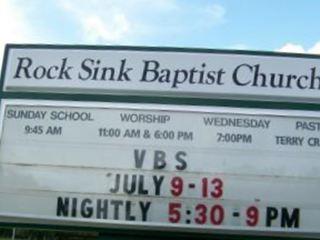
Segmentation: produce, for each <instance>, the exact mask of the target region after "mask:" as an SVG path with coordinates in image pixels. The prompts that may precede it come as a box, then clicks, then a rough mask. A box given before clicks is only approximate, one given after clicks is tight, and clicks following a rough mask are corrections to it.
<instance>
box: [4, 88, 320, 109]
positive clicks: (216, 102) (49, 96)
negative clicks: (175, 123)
mask: <svg viewBox="0 0 320 240" xmlns="http://www.w3.org/2000/svg"><path fill="white" fill-rule="evenodd" d="M2 98H3V99H34V100H61V101H84V102H91V101H92V102H120V103H155V104H168V105H172V104H174V105H192V106H220V107H240V108H262V109H289V110H310V111H320V104H316V103H298V102H296V103H290V102H274V101H250V100H231V99H203V98H183V97H181V98H174V97H159V96H157V97H153V96H136V95H127V96H124V95H94V94H63V93H16V92H15V93H11V92H10V93H9V92H4V93H2Z"/></svg>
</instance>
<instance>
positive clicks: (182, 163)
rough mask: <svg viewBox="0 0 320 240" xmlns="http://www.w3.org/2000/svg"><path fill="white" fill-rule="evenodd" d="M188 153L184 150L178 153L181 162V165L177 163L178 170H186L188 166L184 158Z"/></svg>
mask: <svg viewBox="0 0 320 240" xmlns="http://www.w3.org/2000/svg"><path fill="white" fill-rule="evenodd" d="M186 156H187V153H186V152H183V151H179V152H177V153H176V160H177V162H179V163H180V165H176V169H177V170H180V171H182V170H185V169H186V168H187V162H186V161H185V160H184V159H183V157H186Z"/></svg>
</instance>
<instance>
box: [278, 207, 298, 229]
mask: <svg viewBox="0 0 320 240" xmlns="http://www.w3.org/2000/svg"><path fill="white" fill-rule="evenodd" d="M299 219H300V209H299V208H294V209H293V211H292V213H291V216H290V214H289V211H288V209H287V208H282V209H281V227H284V228H285V227H288V228H292V227H294V228H299Z"/></svg>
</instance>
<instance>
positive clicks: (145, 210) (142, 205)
mask: <svg viewBox="0 0 320 240" xmlns="http://www.w3.org/2000/svg"><path fill="white" fill-rule="evenodd" d="M139 205H140V209H141V213H142V221H143V222H146V221H147V220H148V211H149V209H150V206H151V202H146V203H144V202H139Z"/></svg>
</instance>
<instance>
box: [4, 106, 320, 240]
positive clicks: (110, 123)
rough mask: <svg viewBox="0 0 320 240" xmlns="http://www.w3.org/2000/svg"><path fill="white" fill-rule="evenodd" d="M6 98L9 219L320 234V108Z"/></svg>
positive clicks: (6, 210)
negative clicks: (192, 105) (302, 108)
mask: <svg viewBox="0 0 320 240" xmlns="http://www.w3.org/2000/svg"><path fill="white" fill-rule="evenodd" d="M2 104H3V106H2V110H3V119H4V120H3V126H2V134H1V142H0V221H6V222H8V219H9V220H10V221H13V222H29V221H31V222H35V223H38V224H40V223H41V224H45V223H48V224H55V225H59V224H60V225H63V224H69V225H73V226H84V225H86V226H92V227H115V226H117V227H119V226H121V227H124V228H135V229H149V230H150V229H158V230H159V229H163V230H167V231H184V232H186V231H190V232H204V233H214V232H222V233H240V234H250V233H251V234H253V233H255V234H261V235H271V234H272V235H273V236H280V235H282V236H301V237H304V238H305V237H308V236H313V237H318V238H320V221H319V219H320V203H319V198H320V192H319V183H320V174H319V173H320V161H319V152H320V138H319V131H320V115H319V113H317V112H307V111H280V110H258V109H257V110H254V111H252V109H250V110H248V109H235V108H217V107H215V108H214V107H210V108H209V107H197V108H195V107H186V106H174V105H172V106H163V105H145V104H144V105H143V104H112V105H111V104H108V103H94V104H91V103H84V102H77V103H72V102H54V101H31V100H29V101H28V100H24V101H17V100H3V103H2ZM253 112H254V113H253ZM302 116H303V117H302Z"/></svg>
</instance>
